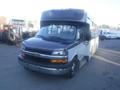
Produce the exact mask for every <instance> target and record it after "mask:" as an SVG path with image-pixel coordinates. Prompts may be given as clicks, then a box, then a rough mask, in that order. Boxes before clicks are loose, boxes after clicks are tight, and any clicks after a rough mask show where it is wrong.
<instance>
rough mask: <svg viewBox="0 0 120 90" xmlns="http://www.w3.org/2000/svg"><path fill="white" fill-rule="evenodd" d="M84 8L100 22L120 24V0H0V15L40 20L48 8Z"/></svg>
mask: <svg viewBox="0 0 120 90" xmlns="http://www.w3.org/2000/svg"><path fill="white" fill-rule="evenodd" d="M64 8H78V9H84V10H85V11H86V12H87V13H88V14H89V15H90V16H91V18H92V20H93V21H94V22H95V23H96V24H98V25H101V24H108V25H112V26H117V25H118V24H120V0H0V16H7V17H10V18H18V19H30V20H38V21H40V15H41V13H42V12H43V11H44V10H48V9H64Z"/></svg>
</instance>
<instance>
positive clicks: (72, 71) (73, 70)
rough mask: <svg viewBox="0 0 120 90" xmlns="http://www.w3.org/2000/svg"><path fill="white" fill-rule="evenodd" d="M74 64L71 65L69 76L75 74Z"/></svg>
mask: <svg viewBox="0 0 120 90" xmlns="http://www.w3.org/2000/svg"><path fill="white" fill-rule="evenodd" d="M75 66H76V65H75V63H73V65H72V69H71V74H72V75H74V74H75Z"/></svg>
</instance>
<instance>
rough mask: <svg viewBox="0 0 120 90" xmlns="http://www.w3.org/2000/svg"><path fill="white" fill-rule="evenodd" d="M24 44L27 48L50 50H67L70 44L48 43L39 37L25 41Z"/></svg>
mask: <svg viewBox="0 0 120 90" xmlns="http://www.w3.org/2000/svg"><path fill="white" fill-rule="evenodd" d="M23 43H24V45H25V46H26V47H30V48H38V49H48V50H54V49H61V48H67V46H68V45H69V44H62V43H60V42H53V41H47V40H44V39H42V38H37V37H33V38H30V39H28V40H25V41H24V42H23Z"/></svg>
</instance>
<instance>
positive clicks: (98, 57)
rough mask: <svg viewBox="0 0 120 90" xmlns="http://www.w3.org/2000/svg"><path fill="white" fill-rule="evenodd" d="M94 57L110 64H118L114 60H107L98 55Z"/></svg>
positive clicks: (118, 64)
mask: <svg viewBox="0 0 120 90" xmlns="http://www.w3.org/2000/svg"><path fill="white" fill-rule="evenodd" d="M94 58H96V59H97V60H101V61H104V62H106V63H109V64H112V65H116V66H120V63H116V62H114V61H111V60H108V59H106V58H104V57H101V56H98V55H94Z"/></svg>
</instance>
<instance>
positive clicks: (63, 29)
mask: <svg viewBox="0 0 120 90" xmlns="http://www.w3.org/2000/svg"><path fill="white" fill-rule="evenodd" d="M76 29H77V28H76V27H75V26H71V25H49V26H44V27H41V29H40V31H39V32H38V33H37V34H36V37H40V38H42V39H46V40H49V41H56V42H72V41H74V39H75V35H76Z"/></svg>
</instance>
